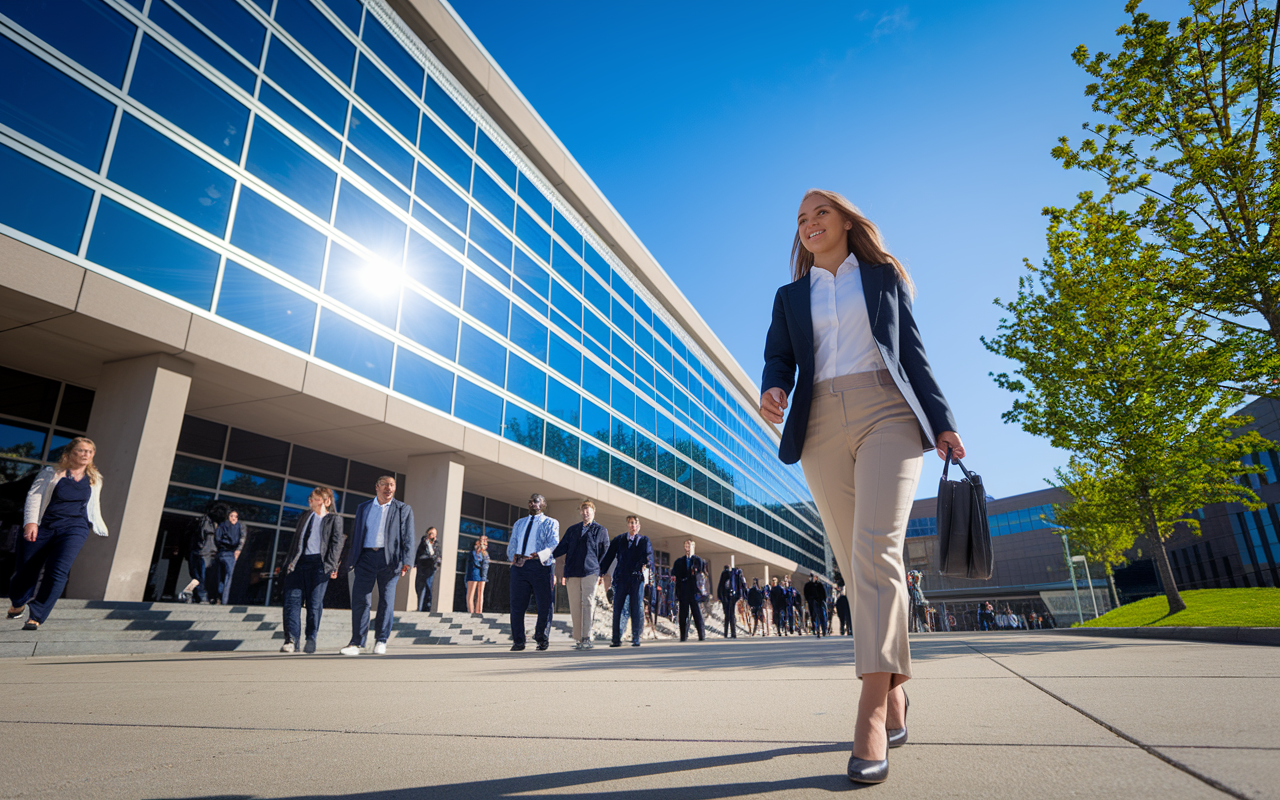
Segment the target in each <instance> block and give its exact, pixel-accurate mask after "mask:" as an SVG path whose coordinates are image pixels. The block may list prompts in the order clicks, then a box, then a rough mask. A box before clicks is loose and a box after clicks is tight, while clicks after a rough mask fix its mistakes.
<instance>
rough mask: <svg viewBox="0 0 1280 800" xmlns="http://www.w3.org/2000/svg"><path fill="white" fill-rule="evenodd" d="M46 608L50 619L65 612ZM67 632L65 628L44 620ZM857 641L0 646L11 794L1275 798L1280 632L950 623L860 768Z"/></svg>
mask: <svg viewBox="0 0 1280 800" xmlns="http://www.w3.org/2000/svg"><path fill="white" fill-rule="evenodd" d="M51 622H52V621H51ZM51 629H52V628H51ZM851 648H852V644H851V641H850V640H849V639H841V638H839V637H832V638H829V639H822V640H815V639H812V638H808V637H806V638H803V639H798V640H797V639H786V640H781V641H780V640H777V639H763V640H762V639H739V640H736V641H708V642H703V643H688V644H680V643H678V642H658V643H652V644H646V645H645V646H644V647H642V648H639V649H633V648H630V647H624V648H622V649H619V650H615V649H608V648H603V649H601V648H597V649H596V650H595V651H593V652H590V653H577V652H574V651H573V650H570V649H567V647H565V646H563V645H561V646H559V647H558V648H557V649H553V650H551V651H548V652H545V653H537V652H534V651H532V650H530V651H526V652H524V653H510V652H507V650H506V648H505V647H504V646H498V645H476V646H458V645H452V646H441V645H426V646H402V647H395V648H393V649H392V651H391V652H390V653H389V654H388V655H386V656H382V657H376V656H360V657H357V658H343V657H341V656H337V655H315V656H301V655H294V656H282V655H267V654H261V653H252V654H249V653H228V654H210V653H193V654H175V655H151V656H131V657H120V656H96V657H78V658H43V659H42V658H30V659H20V658H12V659H4V660H0V682H3V685H4V687H5V700H4V703H3V705H0V730H2V735H3V739H4V741H5V742H6V750H7V754H6V755H7V758H5V760H4V762H3V764H4V766H3V767H0V777H2V780H0V793H2V794H3V796H4V797H14V798H18V797H21V798H46V797H49V798H52V797H59V798H63V797H64V798H95V799H96V798H103V799H104V800H105V799H106V798H130V799H131V800H134V799H136V798H162V797H163V798H170V797H199V798H257V797H273V798H301V797H349V798H359V799H360V800H392V799H393V798H433V799H434V798H441V799H442V800H443V799H446V798H503V797H517V796H525V795H529V796H537V797H568V796H575V797H595V798H608V799H609V800H631V798H635V800H641V798H644V799H645V800H651V799H652V800H667V799H670V800H675V799H676V798H691V799H697V800H702V799H708V800H709V799H710V798H731V797H749V798H771V797H789V798H790V797H825V796H829V795H833V794H838V793H845V792H850V791H866V792H870V793H873V794H874V795H876V796H880V797H885V798H898V797H912V798H969V797H975V798H976V797H983V798H1060V797H1061V798H1067V797H1076V798H1094V797H1098V798H1107V797H1123V798H1126V799H1127V800H1136V799H1137V798H1153V799H1154V800H1172V799H1173V798H1221V797H1240V798H1268V797H1280V650H1277V649H1276V648H1271V647H1260V646H1248V645H1216V644H1201V643H1187V642H1171V641H1133V640H1120V639H1094V638H1089V639H1084V638H1076V637H1068V636H1062V635H1055V634H1053V633H1051V632H1046V633H1025V634H1012V635H1011V634H934V635H929V636H917V637H914V641H913V647H912V650H913V653H914V656H915V672H916V675H915V679H914V680H913V681H911V682H910V683H909V684H908V690H909V694H910V696H911V704H912V705H911V715H910V717H909V728H910V737H911V743H910V744H908V745H907V746H906V747H904V748H902V749H900V750H895V751H893V752H892V755H891V759H890V765H891V768H890V781H889V783H887V784H884V785H881V786H875V787H861V788H860V787H856V786H854V785H853V784H850V783H849V781H848V780H847V779H846V778H845V776H844V768H845V762H846V760H847V757H848V751H849V747H850V740H849V737H850V734H851V731H852V719H853V710H854V697H855V695H856V692H857V688H858V684H857V680H856V679H855V678H854V674H853V667H852V664H851V659H850V654H851Z"/></svg>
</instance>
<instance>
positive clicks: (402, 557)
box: [338, 475, 414, 656]
mask: <svg viewBox="0 0 1280 800" xmlns="http://www.w3.org/2000/svg"><path fill="white" fill-rule="evenodd" d="M375 491H376V492H377V493H378V496H377V497H376V498H374V499H373V500H366V501H364V502H363V503H361V504H360V507H359V508H358V509H356V521H355V524H354V525H353V526H352V527H351V544H350V548H349V551H348V554H347V569H348V570H350V571H352V572H354V573H355V576H354V577H355V580H354V582H353V583H352V586H351V644H349V645H347V646H346V647H344V648H342V649H341V650H339V651H338V652H340V653H342V655H344V656H358V655H360V652H361V650H362V649H363V648H364V645H365V641H366V640H367V639H368V638H369V609H370V606H371V605H372V604H373V587H374V584H375V583H376V584H377V585H378V630H377V634H376V637H375V640H374V645H373V652H374V653H375V654H376V655H382V654H383V653H386V652H387V639H390V638H391V622H392V607H393V606H394V605H395V600H396V583H397V582H398V581H399V580H400V576H401V575H404V574H405V573H406V572H408V571H409V567H410V566H412V565H413V557H414V547H413V538H414V537H413V531H414V524H413V508H412V507H410V506H409V504H408V503H402V502H400V501H399V500H397V499H396V479H395V478H394V477H392V476H391V475H383V476H382V477H381V478H378V482H377V484H376V485H375Z"/></svg>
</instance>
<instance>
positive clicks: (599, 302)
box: [582, 273, 609, 344]
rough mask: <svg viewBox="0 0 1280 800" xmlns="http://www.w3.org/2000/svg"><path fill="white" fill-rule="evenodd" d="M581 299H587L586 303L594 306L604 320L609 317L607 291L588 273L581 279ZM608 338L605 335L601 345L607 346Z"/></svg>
mask: <svg viewBox="0 0 1280 800" xmlns="http://www.w3.org/2000/svg"><path fill="white" fill-rule="evenodd" d="M582 295H583V297H585V298H587V302H588V303H590V304H591V305H593V306H595V309H596V311H599V312H600V314H601V316H603V317H604V318H605V319H608V317H609V290H608V289H606V288H604V284H602V283H601V282H600V281H598V280H597V279H596V277H595V276H594V275H591V274H590V273H588V274H587V275H586V276H585V278H584V279H583V289H582ZM608 342H609V337H608V336H607V335H606V336H605V337H604V339H602V340H601V344H608Z"/></svg>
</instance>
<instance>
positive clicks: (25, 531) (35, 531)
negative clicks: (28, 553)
mask: <svg viewBox="0 0 1280 800" xmlns="http://www.w3.org/2000/svg"><path fill="white" fill-rule="evenodd" d="M39 534H40V526H39V525H37V524H35V523H34V522H28V523H27V524H26V525H23V526H22V538H23V539H26V540H27V541H28V542H34V541H35V540H36V536H38V535H39Z"/></svg>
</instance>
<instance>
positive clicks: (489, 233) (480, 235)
mask: <svg viewBox="0 0 1280 800" xmlns="http://www.w3.org/2000/svg"><path fill="white" fill-rule="evenodd" d="M467 238H468V239H470V240H471V241H472V242H474V243H476V244H478V245H480V247H482V248H483V249H484V251H485V252H486V253H488V254H489V255H491V256H493V258H494V259H495V260H496V261H498V262H499V263H501V264H502V265H504V266H506V267H510V266H511V250H512V248H513V247H514V245H513V244H512V243H511V240H510V239H508V238H507V237H506V236H504V235H503V234H502V232H501V231H499V230H498V229H497V228H495V227H494V226H493V223H491V222H489V220H487V219H485V218H484V217H482V216H480V215H479V214H477V213H475V212H472V214H471V229H470V231H468V233H467ZM473 260H474V259H473Z"/></svg>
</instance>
